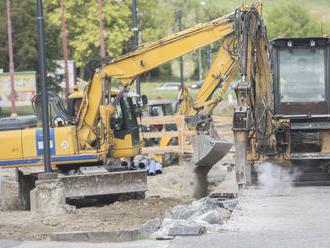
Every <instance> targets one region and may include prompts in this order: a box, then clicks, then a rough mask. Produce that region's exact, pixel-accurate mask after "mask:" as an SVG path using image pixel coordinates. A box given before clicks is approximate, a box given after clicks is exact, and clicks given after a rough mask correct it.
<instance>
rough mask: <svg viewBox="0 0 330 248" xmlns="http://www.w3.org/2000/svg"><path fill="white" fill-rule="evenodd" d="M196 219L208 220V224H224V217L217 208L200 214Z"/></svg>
mask: <svg viewBox="0 0 330 248" xmlns="http://www.w3.org/2000/svg"><path fill="white" fill-rule="evenodd" d="M196 221H198V222H199V221H203V222H207V223H208V224H211V225H213V224H223V220H222V217H221V215H220V213H219V211H218V210H217V209H214V210H210V211H208V212H206V213H205V214H203V215H201V216H199V217H198V218H197V219H196Z"/></svg>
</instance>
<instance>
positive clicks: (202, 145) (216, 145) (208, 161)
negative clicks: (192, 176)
mask: <svg viewBox="0 0 330 248" xmlns="http://www.w3.org/2000/svg"><path fill="white" fill-rule="evenodd" d="M232 146H233V144H232V143H230V142H228V141H225V140H220V139H219V138H213V137H211V136H210V135H205V134H198V135H196V136H195V137H194V139H193V149H194V161H195V164H196V166H198V167H199V166H208V167H211V166H213V165H215V164H216V163H217V162H218V161H220V160H221V159H222V158H223V157H224V156H226V154H227V153H228V152H229V150H230V149H231V147H232Z"/></svg>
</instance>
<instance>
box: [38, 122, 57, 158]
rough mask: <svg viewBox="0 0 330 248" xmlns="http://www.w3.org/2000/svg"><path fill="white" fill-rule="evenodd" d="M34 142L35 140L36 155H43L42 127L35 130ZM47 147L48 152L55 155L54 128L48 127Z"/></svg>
mask: <svg viewBox="0 0 330 248" xmlns="http://www.w3.org/2000/svg"><path fill="white" fill-rule="evenodd" d="M36 136H37V137H36V142H37V144H36V145H37V156H43V155H44V140H43V134H42V129H41V128H37V131H36ZM49 138H50V139H49V147H50V153H51V155H55V135H54V128H50V129H49Z"/></svg>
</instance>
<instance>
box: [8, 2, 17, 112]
mask: <svg viewBox="0 0 330 248" xmlns="http://www.w3.org/2000/svg"><path fill="white" fill-rule="evenodd" d="M6 3H7V32H8V53H9V77H10V96H9V98H10V102H11V116H17V113H16V91H15V77H14V73H15V67H14V55H13V37H12V25H11V15H10V0H7V2H6Z"/></svg>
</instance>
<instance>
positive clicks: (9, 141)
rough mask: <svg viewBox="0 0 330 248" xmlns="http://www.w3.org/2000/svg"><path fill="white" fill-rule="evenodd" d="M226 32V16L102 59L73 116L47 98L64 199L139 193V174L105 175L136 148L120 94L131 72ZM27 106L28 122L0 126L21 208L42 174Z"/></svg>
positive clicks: (34, 122) (4, 163)
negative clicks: (15, 175) (16, 178)
mask: <svg viewBox="0 0 330 248" xmlns="http://www.w3.org/2000/svg"><path fill="white" fill-rule="evenodd" d="M232 33H233V20H232V17H231V16H228V17H223V18H219V19H216V20H214V21H212V22H208V23H205V24H200V25H197V26H195V27H192V28H188V29H186V30H184V31H182V32H179V33H176V34H173V35H170V36H169V37H167V38H164V39H161V40H159V41H156V42H150V43H146V44H142V45H141V46H139V47H138V48H137V49H136V50H135V51H133V52H131V53H128V54H125V55H123V56H119V57H117V58H114V59H103V60H102V61H100V62H101V63H100V64H99V65H97V66H95V67H93V68H91V70H90V72H91V74H90V77H89V84H88V87H87V88H86V89H85V91H84V92H83V98H82V99H81V100H80V103H79V104H80V107H79V112H78V114H77V115H76V116H75V115H71V114H69V113H68V111H66V109H65V108H64V106H63V103H62V100H61V99H60V98H59V97H58V96H57V95H56V94H53V93H49V98H50V101H49V106H48V107H49V111H50V126H51V128H50V151H51V162H52V169H53V171H56V172H57V173H56V180H62V182H63V183H64V184H65V185H67V186H66V188H65V190H64V192H65V193H66V195H65V197H67V198H70V197H73V198H74V197H85V196H93V195H108V194H118V193H130V192H144V191H145V190H146V174H145V172H144V171H116V172H114V171H113V170H112V167H113V165H114V164H116V163H115V162H113V161H114V160H116V159H120V158H123V157H124V158H132V157H134V156H135V155H136V154H138V153H139V151H140V145H141V143H140V141H139V127H138V125H137V122H136V116H135V112H136V111H135V110H134V106H133V104H132V99H131V98H130V97H128V96H127V95H126V91H127V88H128V87H129V86H130V85H131V84H132V83H133V81H134V79H135V78H136V77H137V76H138V75H140V74H142V73H145V72H147V71H149V70H151V69H153V68H155V67H157V66H159V65H161V64H163V63H166V62H168V61H170V60H173V59H175V58H178V57H180V56H183V55H184V54H187V53H189V52H192V51H194V50H196V49H198V48H201V47H203V46H206V45H208V44H210V43H212V42H215V41H217V40H220V39H222V38H224V37H227V36H229V35H231V34H232ZM94 64H95V63H94ZM114 80H117V81H118V82H119V83H120V85H121V87H122V88H121V89H120V90H119V91H118V92H114V91H113V87H112V83H113V81H114ZM76 102H78V101H76ZM32 105H33V108H34V110H35V114H36V116H37V117H36V118H35V117H31V118H29V117H23V118H14V119H11V118H9V119H8V118H7V119H2V120H1V121H0V140H1V144H0V151H1V152H0V166H1V168H8V167H14V168H18V175H19V185H20V193H21V198H22V203H23V207H24V208H28V207H29V193H30V191H31V189H32V188H33V187H34V185H35V181H36V180H37V179H38V177H39V175H40V172H42V171H43V169H42V165H43V152H44V147H43V142H42V140H43V135H42V131H41V128H40V126H41V125H40V121H38V120H40V116H41V108H40V96H39V95H37V96H36V97H35V98H34V100H33V103H32ZM71 112H72V108H71ZM27 167H34V168H36V171H37V172H35V170H27V169H24V168H27ZM31 171H32V172H31ZM53 175H55V173H53ZM40 178H44V177H43V176H41V177H40ZM46 178H48V177H46ZM48 179H49V178H48Z"/></svg>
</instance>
